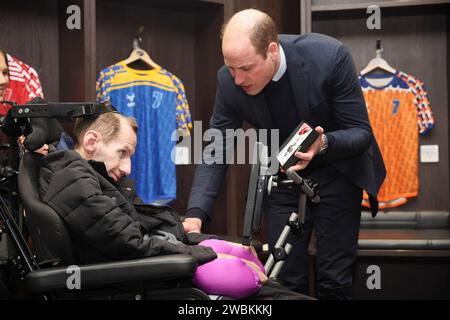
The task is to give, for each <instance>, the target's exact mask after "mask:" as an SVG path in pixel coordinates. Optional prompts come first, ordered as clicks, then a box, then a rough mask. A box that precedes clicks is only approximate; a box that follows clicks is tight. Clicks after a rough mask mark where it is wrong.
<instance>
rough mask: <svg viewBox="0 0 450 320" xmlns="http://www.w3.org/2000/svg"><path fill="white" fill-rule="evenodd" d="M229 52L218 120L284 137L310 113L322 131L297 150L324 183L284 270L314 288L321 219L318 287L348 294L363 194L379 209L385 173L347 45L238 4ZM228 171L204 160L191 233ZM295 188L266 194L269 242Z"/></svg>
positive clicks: (305, 170) (297, 286) (227, 37)
mask: <svg viewBox="0 0 450 320" xmlns="http://www.w3.org/2000/svg"><path fill="white" fill-rule="evenodd" d="M222 51H223V55H224V61H225V66H224V67H222V68H221V69H220V70H219V72H218V84H217V94H216V100H215V105H214V113H213V116H212V118H211V121H210V127H211V128H215V129H219V130H221V131H222V132H225V130H227V129H237V128H240V127H241V125H242V123H243V121H247V122H249V123H250V124H252V125H254V126H255V127H256V128H259V129H279V138H280V143H283V142H284V141H285V140H286V139H287V138H288V137H289V135H290V134H291V132H292V131H293V130H295V128H296V127H297V126H298V124H299V123H300V122H301V121H302V120H303V121H305V122H307V123H309V124H310V125H312V126H314V127H315V130H316V131H317V132H318V133H319V138H318V139H317V140H316V141H315V142H314V143H313V144H312V146H311V147H310V148H309V150H308V151H307V152H306V153H300V152H297V153H296V157H297V158H298V163H297V164H296V165H295V166H294V167H293V168H294V169H295V170H296V171H298V173H299V174H300V175H301V176H303V177H304V178H306V177H309V178H311V179H312V180H314V181H316V182H319V183H320V198H321V201H320V203H319V204H313V203H308V205H307V212H306V225H305V232H304V233H303V236H302V237H301V238H294V237H292V238H291V239H289V242H290V243H291V244H293V247H294V248H293V251H292V253H291V254H290V255H289V257H288V260H287V262H286V264H285V266H284V268H283V270H282V272H281V274H280V279H281V280H282V281H283V282H284V284H285V285H287V286H288V287H290V288H291V289H294V290H297V291H299V292H303V293H306V292H307V288H308V277H307V275H308V272H307V270H308V268H307V252H306V250H307V246H308V243H309V239H310V236H311V232H312V229H313V228H314V230H315V236H316V239H317V242H316V248H317V254H316V266H317V269H316V270H317V273H316V280H317V281H316V292H317V296H318V298H319V299H346V298H349V288H350V287H351V285H352V265H353V263H354V261H355V258H356V252H357V244H358V232H359V225H360V218H361V200H362V193H363V190H366V191H367V192H368V194H369V195H370V203H371V210H372V213H373V215H375V214H376V212H377V210H378V203H377V200H376V195H377V192H378V190H379V188H380V186H381V184H382V182H383V180H384V177H385V175H386V171H385V167H384V163H383V159H382V157H381V154H380V151H379V148H378V145H377V143H376V141H375V138H374V135H373V133H372V129H371V126H370V124H369V119H368V114H367V108H366V105H365V103H364V98H363V95H362V93H361V89H360V86H359V82H358V78H357V72H356V70H355V67H354V64H353V61H352V58H351V56H350V54H349V52H348V51H347V49H346V48H345V47H344V46H343V44H342V43H340V42H339V41H337V40H335V39H333V38H330V37H327V36H324V35H319V34H306V35H301V36H285V35H281V36H278V32H277V29H276V26H275V23H274V22H273V20H272V19H271V18H270V17H269V16H268V15H266V14H264V13H262V12H260V11H258V10H254V9H249V10H244V11H241V12H238V13H237V14H236V15H234V16H233V17H232V18H231V19H230V21H229V22H228V23H227V24H226V25H225V26H224V29H223V34H222ZM275 151H277V150H275ZM226 170H227V166H226V164H202V165H199V166H198V168H197V171H196V176H195V180H194V184H193V187H192V190H191V195H190V199H189V204H188V210H187V214H186V215H187V219H186V221H185V223H184V227H185V230H186V231H187V232H200V230H201V226H202V223H203V222H205V221H207V220H209V219H210V218H211V211H212V207H213V204H214V201H215V199H216V197H217V195H218V193H219V190H220V187H221V184H222V182H223V180H224V177H225V174H226ZM280 174H281V175H282V174H283V173H282V172H280ZM298 196H299V195H298V192H295V191H292V190H281V189H278V190H275V191H274V192H272V193H271V195H270V196H268V197H267V198H266V203H265V214H266V222H267V228H268V241H269V245H270V247H271V248H273V246H274V244H275V242H276V240H277V238H278V236H279V235H280V233H281V231H282V229H283V227H284V226H285V224H286V222H287V220H288V218H289V216H290V214H291V213H292V212H293V211H297V209H298Z"/></svg>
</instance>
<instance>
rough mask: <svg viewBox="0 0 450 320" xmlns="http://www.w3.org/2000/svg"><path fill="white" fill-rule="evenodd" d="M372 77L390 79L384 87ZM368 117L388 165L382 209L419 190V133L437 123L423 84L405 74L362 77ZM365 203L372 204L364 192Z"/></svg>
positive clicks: (403, 201)
mask: <svg viewBox="0 0 450 320" xmlns="http://www.w3.org/2000/svg"><path fill="white" fill-rule="evenodd" d="M370 78H391V81H390V82H389V83H388V84H387V85H386V86H383V87H376V86H374V85H371V84H370V83H369V82H370ZM359 80H360V85H361V88H362V91H363V94H364V99H365V101H366V106H367V111H368V113H369V120H370V124H371V126H372V129H373V132H374V135H375V138H376V139H377V142H378V144H379V146H380V150H381V154H382V155H383V159H384V163H385V166H386V171H387V175H386V179H385V181H384V183H383V185H382V186H381V189H380V191H379V193H378V200H379V207H380V209H386V208H393V207H397V206H400V205H402V204H404V203H406V202H407V201H408V198H411V197H415V196H417V195H418V193H419V173H418V172H419V153H418V148H419V134H421V135H425V134H426V133H428V132H429V131H430V130H431V129H432V128H433V126H434V117H433V114H432V111H431V107H430V102H429V99H428V95H427V93H426V91H425V88H424V86H423V83H422V82H420V81H419V80H417V79H415V78H414V77H412V76H409V75H407V74H405V73H401V72H397V73H396V74H395V75H392V74H384V75H372V76H370V75H369V76H360V77H359ZM363 205H364V206H367V207H369V203H368V196H367V194H366V193H364V200H363Z"/></svg>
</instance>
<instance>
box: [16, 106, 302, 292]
mask: <svg viewBox="0 0 450 320" xmlns="http://www.w3.org/2000/svg"><path fill="white" fill-rule="evenodd" d="M51 121H54V119H52V120H51ZM47 123H50V122H47ZM46 128H47V129H49V128H50V126H49V125H47V127H46ZM54 128H55V125H54V123H53V127H52V130H51V131H55V130H54ZM44 131H45V130H44ZM58 131H59V129H58ZM61 131H62V130H61ZM137 131H138V129H137V125H136V122H135V120H134V119H132V118H128V117H124V116H122V115H120V114H118V113H116V112H107V113H102V114H100V115H97V116H95V117H88V118H79V119H77V121H76V123H75V127H74V135H75V137H76V139H77V144H76V146H75V150H70V149H67V144H66V143H61V142H64V140H60V141H58V140H57V141H55V143H52V144H50V145H49V146H48V148H45V149H46V150H47V149H48V155H45V156H44V155H40V154H36V153H33V152H29V153H27V154H25V156H24V157H23V159H22V163H21V167H20V170H19V193H20V195H21V198H22V201H23V203H24V207H25V209H27V210H26V211H27V212H26V215H27V219H26V220H27V225H28V226H29V228H30V232H31V235H32V238H33V241H34V242H35V245H36V249H37V251H38V256H39V252H40V253H41V256H44V258H42V257H41V259H40V260H41V261H42V260H43V259H45V258H47V259H52V258H53V259H55V258H56V259H57V261H58V263H59V265H61V266H64V267H67V266H69V265H76V266H87V267H86V268H85V269H83V268H82V269H81V276H83V274H85V275H87V277H88V278H89V272H91V271H92V268H94V269H95V270H96V271H97V274H98V272H101V270H104V271H105V272H106V273H108V272H111V278H115V280H116V283H118V282H124V283H126V282H128V279H124V280H123V281H119V280H120V279H118V278H120V277H122V276H123V275H121V274H119V273H118V272H120V271H119V270H118V269H117V266H116V265H115V262H117V261H129V262H130V263H133V262H136V263H137V264H139V263H141V264H142V266H145V265H146V264H147V263H149V264H148V266H147V272H148V273H149V274H150V273H151V272H153V271H152V268H151V267H152V266H153V267H156V266H155V262H154V261H153V262H151V261H150V260H152V259H164V258H166V260H161V261H160V262H162V267H160V268H159V269H158V270H157V272H156V274H157V275H156V276H149V278H150V279H145V275H144V274H145V268H139V269H138V270H133V269H131V270H132V272H136V274H138V275H139V277H136V278H135V279H133V280H134V281H131V282H134V283H142V284H143V283H145V282H150V283H151V284H154V283H155V282H156V283H157V284H156V288H157V291H154V289H147V288H146V289H144V296H143V297H144V298H158V299H164V298H168V299H171V298H173V299H174V298H176V299H179V298H191V299H192V298H208V296H207V295H206V294H214V295H221V296H223V295H226V296H228V297H231V298H238V299H240V298H249V299H272V298H274V297H275V298H279V299H280V298H281V299H308V297H306V296H303V295H300V294H297V293H295V292H292V291H289V290H287V289H285V288H284V287H282V286H281V285H279V284H278V283H277V282H275V281H272V280H270V281H267V277H265V275H264V267H263V266H262V264H261V263H260V262H259V260H258V258H257V257H256V255H255V254H253V252H252V251H251V250H250V248H246V247H242V246H240V245H237V244H231V243H228V242H225V241H221V240H217V237H215V236H211V235H204V234H192V233H191V234H185V233H184V231H183V227H182V223H181V221H180V220H179V217H178V215H177V213H176V212H174V210H173V209H171V208H170V207H165V206H158V207H156V206H151V205H145V204H143V203H142V201H140V199H139V198H138V197H137V196H136V195H135V193H134V189H133V186H132V184H131V183H130V182H129V181H128V180H127V179H126V176H128V175H129V174H130V172H131V160H130V159H131V156H132V155H133V153H134V150H135V148H136V141H137V139H136V135H137ZM36 132H39V130H35V133H36ZM52 134H53V135H55V132H52ZM32 138H36V137H32V135H31V136H29V137H27V139H25V143H24V144H25V146H27V145H28V146H29V145H36V143H34V142H33V141H32ZM27 140H28V141H27ZM41 140H42V139H41ZM45 141H46V142H50V141H49V139H48V138H46V139H45ZM38 144H40V143H38ZM40 147H42V145H39V148H40ZM31 149H32V150H33V149H34V150H36V149H37V147H36V146H34V147H33V148H31ZM33 187H35V188H36V189H37V190H34V192H35V193H37V194H38V198H39V200H40V202H41V203H40V204H39V206H42V205H43V204H45V205H47V206H48V207H50V208H51V210H53V214H54V213H56V215H55V214H54V216H53V217H52V219H50V220H52V221H54V220H55V219H56V221H57V222H56V225H57V226H58V230H49V229H47V230H44V229H45V228H48V225H46V221H47V220H48V217H45V218H43V215H42V214H41V215H40V214H36V211H39V210H40V209H37V208H36V203H33V201H34V200H33V196H31V197H30V195H31V194H30V193H32V191H31V190H29V189H30V188H33ZM35 198H36V197H35ZM35 200H36V199H35ZM44 215H45V214H44ZM46 219H47V220H46ZM59 220H62V224H61V222H60V221H59ZM55 231H56V237H53V236H50V234H49V233H53V234H55ZM58 233H60V234H59V236H60V238H58ZM64 233H67V234H66V235H64ZM54 241H56V243H55V242H54ZM61 243H67V244H68V245H69V246H70V250H67V249H68V248H67V247H66V248H61ZM202 244H203V245H202ZM66 250H67V251H66ZM180 254H181V255H180ZM186 255H187V256H189V257H187V256H186ZM148 257H156V258H148ZM180 258H181V260H183V258H184V259H185V261H180V260H179V259H180ZM171 259H172V260H171ZM177 259H178V260H177ZM186 259H187V260H186ZM142 261H144V262H142ZM183 263H184V264H183ZM192 265H193V266H194V267H192ZM196 266H198V267H197V268H196ZM128 267H129V266H128ZM183 267H184V269H183ZM111 268H112V269H113V270H115V271H111ZM174 268H175V269H174ZM177 268H178V269H177ZM164 269H165V270H164ZM50 270H51V269H50ZM125 270H129V269H125ZM170 270H174V274H173V275H164V276H163V274H164V271H169V272H170ZM83 271H85V272H83ZM125 272H126V271H125ZM178 272H179V273H180V274H178ZM113 275H114V276H113ZM45 276H46V275H45V274H44V275H42V274H39V273H36V272H34V276H33V272H32V273H31V275H29V276H28V279H27V280H28V282H29V283H31V287H32V288H33V289H35V291H37V292H38V293H48V292H52V290H53V289H58V290H63V291H64V288H61V284H60V283H58V284H57V285H55V284H53V283H51V281H50V284H44V285H43V287H42V283H44V282H45V283H46V282H47V280H48V278H45ZM58 276H59V277H62V275H61V273H59V275H58ZM141 277H142V278H141ZM180 279H182V280H180ZM191 279H192V280H193V283H194V284H195V285H196V286H197V287H199V288H201V289H202V290H203V292H202V291H196V290H195V289H193V288H192V285H191V284H190V281H189V280H191ZM148 280H150V281H148ZM155 280H156V281H155ZM157 280H160V281H157ZM161 280H164V281H161ZM165 280H167V281H165ZM168 280H171V281H170V282H171V283H170V284H169V282H168ZM94 282H95V281H94ZM100 282H102V281H100ZM113 282H114V281H113ZM181 283H182V285H181ZM87 285H88V286H90V284H88V283H87ZM166 286H167V287H166ZM56 287H57V288H56ZM94 287H98V285H94ZM180 287H181V288H188V291H183V290H181V289H179V288H180ZM172 288H174V289H173V290H172ZM155 292H157V293H155ZM205 293H206V294H205ZM107 295H108V294H107ZM140 297H142V295H140Z"/></svg>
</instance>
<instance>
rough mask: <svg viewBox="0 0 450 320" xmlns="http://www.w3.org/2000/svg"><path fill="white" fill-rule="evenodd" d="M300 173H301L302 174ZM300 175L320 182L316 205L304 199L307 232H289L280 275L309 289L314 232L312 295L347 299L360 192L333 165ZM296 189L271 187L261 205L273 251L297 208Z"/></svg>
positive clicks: (290, 285) (299, 288) (298, 287)
mask: <svg viewBox="0 0 450 320" xmlns="http://www.w3.org/2000/svg"><path fill="white" fill-rule="evenodd" d="M302 176H303V175H302ZM304 177H307V178H308V177H309V178H311V179H312V180H314V181H315V182H319V183H320V189H319V195H320V203H319V204H313V203H311V202H310V201H308V204H307V209H306V219H305V230H304V232H303V234H302V235H301V236H300V237H296V236H294V235H293V233H292V232H291V234H290V236H289V238H288V242H289V243H290V244H291V245H293V249H292V252H291V253H290V255H289V257H288V259H287V261H286V263H285V265H284V266H283V269H282V271H281V273H280V276H279V279H280V280H281V281H282V283H283V284H284V285H285V286H287V287H288V288H290V289H292V290H295V291H298V292H301V293H304V294H307V293H308V284H309V283H308V261H307V248H308V245H309V240H310V238H311V233H312V231H313V229H314V230H315V231H314V232H315V236H316V241H317V242H316V248H317V253H316V283H315V285H316V287H315V288H316V295H317V298H319V299H349V298H350V295H349V289H350V287H351V285H352V271H353V264H354V262H355V259H356V251H357V246H358V233H359V226H360V220H361V200H362V190H361V189H360V188H358V187H357V186H356V185H354V184H353V183H352V182H351V181H350V180H348V179H347V178H346V177H344V176H343V175H342V174H341V173H339V172H337V171H336V170H335V169H334V168H332V167H329V166H327V167H322V168H320V169H316V170H313V171H312V172H310V173H309V174H307V175H304ZM298 195H299V193H298V191H293V190H281V189H278V190H275V192H273V193H272V195H271V196H269V197H267V201H266V204H265V213H266V225H267V232H268V241H269V246H270V249H271V250H272V249H273V247H274V245H275V243H276V241H277V240H278V237H279V236H280V234H281V232H282V230H283V228H284V227H285V226H286V222H287V221H288V219H289V217H290V215H291V213H292V212H298V199H299V196H298Z"/></svg>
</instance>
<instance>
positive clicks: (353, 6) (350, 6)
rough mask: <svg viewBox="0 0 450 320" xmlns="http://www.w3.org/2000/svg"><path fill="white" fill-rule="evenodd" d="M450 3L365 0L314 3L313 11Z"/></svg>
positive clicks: (445, 1)
mask: <svg viewBox="0 0 450 320" xmlns="http://www.w3.org/2000/svg"><path fill="white" fill-rule="evenodd" d="M440 4H450V0H428V1H423V0H422V1H419V0H411V1H409V0H406V1H402V0H395V1H380V2H363V3H344V4H326V5H312V6H311V11H312V12H313V13H314V12H327V11H348V10H362V9H367V8H368V7H369V6H371V5H377V6H378V7H380V8H395V7H412V6H424V5H440Z"/></svg>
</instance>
